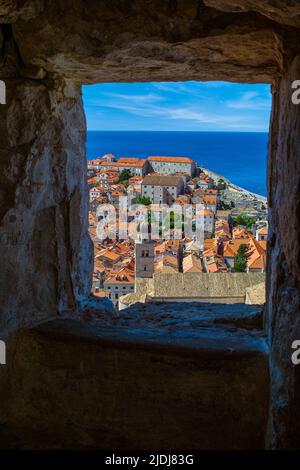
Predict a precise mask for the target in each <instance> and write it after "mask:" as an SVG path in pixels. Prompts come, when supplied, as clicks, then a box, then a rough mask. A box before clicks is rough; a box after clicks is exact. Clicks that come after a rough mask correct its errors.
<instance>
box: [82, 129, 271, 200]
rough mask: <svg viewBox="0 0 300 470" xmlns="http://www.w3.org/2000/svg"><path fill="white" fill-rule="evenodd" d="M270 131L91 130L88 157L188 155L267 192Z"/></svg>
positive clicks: (250, 187) (257, 190)
mask: <svg viewBox="0 0 300 470" xmlns="http://www.w3.org/2000/svg"><path fill="white" fill-rule="evenodd" d="M267 144H268V134H267V133H261V132H157V131H155V132H151V131H88V133H87V158H88V159H93V158H97V157H102V156H103V155H104V154H106V153H113V154H114V155H115V156H116V157H141V158H146V157H147V156H149V155H164V156H167V155H171V156H185V157H190V158H192V159H193V160H195V161H196V162H197V163H198V164H200V165H203V166H204V167H206V168H208V169H210V170H212V171H214V172H216V173H219V174H221V175H223V176H225V177H226V178H228V179H230V180H231V182H232V183H234V184H237V185H238V186H241V187H243V188H245V189H248V190H249V191H252V192H254V193H257V194H260V195H262V196H266V193H267V189H266V173H267V171H266V168H267Z"/></svg>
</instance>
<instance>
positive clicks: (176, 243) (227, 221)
mask: <svg viewBox="0 0 300 470" xmlns="http://www.w3.org/2000/svg"><path fill="white" fill-rule="evenodd" d="M155 158H157V159H158V161H159V165H164V164H166V165H168V164H169V160H168V159H171V161H170V164H171V165H177V164H178V169H180V164H181V163H182V164H183V165H186V164H189V160H190V159H186V158H178V157H151V161H152V162H153V160H154V161H155ZM186 160H188V162H186ZM145 162H146V160H143V159H135V158H121V159H119V160H118V161H116V159H115V157H114V156H113V155H111V154H108V155H106V156H105V157H103V158H101V159H96V160H93V161H89V165H88V171H89V176H88V184H89V190H90V217H89V225H90V235H91V237H92V239H93V241H94V249H95V253H94V260H95V262H94V278H93V292H94V294H95V295H98V296H107V297H109V298H110V299H111V300H112V301H113V302H114V303H115V304H117V303H118V300H119V298H120V297H121V296H122V295H125V294H128V293H130V292H133V291H134V285H135V259H134V257H135V245H134V241H133V240H132V239H130V238H127V239H125V240H122V241H118V240H111V239H109V238H107V239H105V240H104V241H101V242H100V241H99V239H97V234H96V225H97V223H98V220H97V216H96V210H97V207H98V206H99V204H103V203H110V204H113V205H114V206H115V207H116V208H118V200H119V196H127V197H128V198H129V199H130V200H131V201H132V202H138V201H139V198H140V196H142V195H143V194H145V192H144V191H143V181H144V182H145V180H146V181H147V182H149V173H147V179H146V178H145V175H146V173H145V165H146V163H145ZM124 168H125V169H129V170H130V173H131V175H132V176H131V177H129V178H128V181H127V182H126V184H123V183H122V182H120V181H119V175H120V172H121V171H122V170H124ZM134 168H135V169H136V171H132V169H134ZM159 168H161V167H159ZM162 168H163V169H164V168H165V167H164V166H162ZM176 168H177V167H176ZM140 169H141V170H142V172H141V174H139V170H140ZM172 169H174V167H172ZM158 174H159V176H160V177H159V178H157V176H156V178H155V179H153V181H155V182H156V183H157V182H158V184H161V185H162V191H161V193H160V194H162V195H163V194H164V191H165V188H164V175H166V181H168V186H166V187H167V191H168V192H169V195H170V194H171V195H172V194H173V200H172V202H173V203H175V204H180V205H186V204H191V205H192V206H195V204H202V205H203V209H202V214H203V218H204V229H205V239H204V246H200V245H199V242H197V241H195V240H193V239H191V238H188V237H185V236H184V235H183V236H182V238H181V239H175V240H172V239H171V240H170V239H167V240H164V239H163V240H159V241H157V242H155V261H154V271H165V272H174V271H175V272H176V271H177V272H178V271H179V272H183V273H190V272H206V273H220V272H230V271H232V270H233V265H234V259H235V257H236V255H237V252H238V249H239V247H240V246H241V245H242V244H244V245H247V246H248V251H247V271H249V272H251V271H258V272H264V270H265V264H266V237H267V227H266V226H264V227H262V228H260V229H259V230H257V232H256V237H255V236H254V235H253V234H252V233H250V232H249V231H247V230H245V228H242V227H234V228H233V225H232V220H231V215H230V211H224V210H220V209H219V202H220V191H219V190H218V189H217V187H216V185H215V183H214V181H213V180H212V179H211V178H210V177H209V176H208V175H207V174H205V173H204V172H198V173H197V171H195V170H193V174H188V173H187V172H182V173H180V172H179V171H178V173H172V175H175V174H176V175H177V176H178V175H179V176H180V177H182V179H183V183H184V184H183V187H184V190H183V191H182V193H181V194H177V193H176V191H175V190H174V192H173V193H172V187H171V186H170V184H172V181H173V180H172V179H170V172H168V171H166V173H155V172H153V171H151V172H150V175H158ZM151 181H152V180H151V178H150V182H151ZM153 187H154V188H155V186H154V185H153ZM146 194H149V193H146ZM152 194H154V192H153V193H152ZM153 197H154V196H153ZM159 197H160V195H159ZM162 198H163V196H162ZM152 202H155V201H152ZM159 202H160V201H159ZM162 202H164V201H162ZM155 207H156V208H157V210H159V207H160V206H159V204H156V205H155ZM144 210H146V207H144ZM116 213H117V222H118V210H117V211H116Z"/></svg>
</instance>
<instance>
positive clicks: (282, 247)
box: [267, 56, 300, 449]
mask: <svg viewBox="0 0 300 470" xmlns="http://www.w3.org/2000/svg"><path fill="white" fill-rule="evenodd" d="M299 77H300V57H299V56H298V57H296V58H295V60H294V61H293V62H292V64H291V65H290V67H289V69H288V70H287V71H286V73H285V76H284V78H283V80H282V82H281V83H280V86H279V88H278V89H277V90H274V103H273V112H272V127H271V133H272V139H271V143H270V155H269V169H268V171H269V207H270V215H269V218H270V234H269V236H270V238H269V249H268V250H269V252H268V255H269V263H268V276H267V279H268V284H267V304H268V330H269V339H270V347H271V357H270V371H271V376H272V427H271V430H270V433H271V445H272V446H273V447H275V448H298V449H299V446H300V444H299V442H300V441H299V436H300V403H299V397H300V375H299V374H300V369H299V367H300V366H294V365H293V364H292V361H291V355H292V352H293V349H292V342H293V341H294V340H296V339H300V238H299V233H300V210H299V208H300V202H299V198H300V137H299V136H300V113H299V105H295V104H293V103H292V99H291V96H292V92H293V91H294V90H292V88H291V85H292V82H293V80H298V79H299Z"/></svg>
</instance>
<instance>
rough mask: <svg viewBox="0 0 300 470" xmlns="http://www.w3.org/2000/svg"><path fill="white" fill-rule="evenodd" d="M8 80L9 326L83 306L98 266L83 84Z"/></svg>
mask: <svg viewBox="0 0 300 470" xmlns="http://www.w3.org/2000/svg"><path fill="white" fill-rule="evenodd" d="M7 85H8V86H7V105H2V106H1V107H0V117H1V120H0V134H1V144H0V168H1V170H0V179H1V184H0V188H1V189H0V220H1V226H0V236H1V244H0V250H1V270H0V284H1V286H3V287H4V286H5V288H1V289H0V304H1V316H0V324H1V329H2V331H3V329H4V330H5V329H9V328H15V327H17V326H20V325H22V324H26V323H27V322H28V321H29V322H30V323H32V322H33V321H34V319H35V320H36V319H40V318H42V317H47V316H49V315H56V314H57V313H58V312H59V311H61V310H64V309H71V308H72V309H74V308H75V309H76V305H77V304H78V302H79V301H80V299H81V297H83V296H85V295H87V294H88V293H89V291H90V279H91V270H92V257H91V255H92V252H91V245H90V243H91V242H90V240H89V238H88V235H87V211H88V198H87V190H86V160H85V148H84V143H85V118H84V115H83V112H82V105H81V96H80V90H79V89H77V88H76V87H73V86H72V84H68V83H66V82H58V83H53V84H52V85H48V86H46V85H45V84H44V83H41V82H36V81H30V80H28V81H25V80H22V81H21V80H14V81H9V82H8V83H7ZM16 312H18V314H17V315H16Z"/></svg>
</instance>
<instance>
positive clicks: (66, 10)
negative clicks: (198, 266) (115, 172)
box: [0, 0, 300, 448]
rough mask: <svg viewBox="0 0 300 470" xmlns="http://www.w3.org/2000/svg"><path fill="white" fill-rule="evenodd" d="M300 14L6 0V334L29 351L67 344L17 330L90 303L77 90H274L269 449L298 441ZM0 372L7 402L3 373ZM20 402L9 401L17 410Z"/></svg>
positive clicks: (2, 118)
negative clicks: (110, 86)
mask: <svg viewBox="0 0 300 470" xmlns="http://www.w3.org/2000/svg"><path fill="white" fill-rule="evenodd" d="M299 18H300V4H299V2H297V1H293V0H289V1H281V0H277V1H273V0H265V1H255V0H246V1H238V0H204V1H197V0H186V1H183V0H177V1H175V0H164V1H158V0H153V1H152V2H148V1H146V0H134V1H131V2H127V1H123V0H110V1H108V0H106V1H105V0H102V1H98V2H95V1H92V0H86V1H83V0H72V1H71V0H64V1H63V0H53V1H51V2H46V1H44V0H23V1H21V2H17V1H15V0H0V26H1V29H0V79H1V80H5V83H6V86H7V104H6V105H1V106H0V232H1V240H3V237H8V241H7V243H6V244H5V243H2V244H1V249H0V254H1V271H0V286H1V289H0V305H1V313H0V327H1V336H2V337H3V338H5V337H6V336H8V335H9V334H11V335H15V334H17V335H21V336H18V338H21V339H20V340H18V341H17V343H16V345H18V344H19V346H20V348H25V346H26V345H27V346H26V347H27V348H28V347H29V346H28V345H30V348H31V347H32V354H33V353H34V351H36V346H35V344H39V342H38V343H35V341H39V339H38V338H39V337H40V336H39V335H42V337H43V340H42V343H43V344H44V346H41V348H42V350H43V351H44V352H45V351H46V349H47V348H48V346H47V345H49V348H50V343H49V342H51V341H53V344H55V345H56V344H57V347H58V348H59V347H60V346H58V344H60V343H59V341H60V340H58V338H56V334H54V333H53V332H52V333H51V335H48V333H46V330H45V332H44V333H42V330H38V331H35V332H33V331H32V330H30V331H29V332H26V331H25V332H23V333H18V330H19V328H20V327H26V326H27V327H28V326H34V325H35V324H36V323H37V322H41V321H42V320H47V319H49V318H53V317H56V316H57V315H61V314H62V312H64V311H68V312H69V313H70V314H73V315H74V316H75V315H78V314H79V312H80V311H81V312H82V311H83V310H84V309H86V307H87V305H89V303H90V302H91V301H90V300H89V299H88V296H89V292H90V282H91V276H90V274H91V272H92V252H91V243H90V240H89V238H88V235H87V212H88V195H87V187H86V181H85V165H86V164H85V149H84V145H85V132H86V124H85V118H84V113H83V108H82V100H81V91H80V85H81V84H82V83H96V82H104V81H105V82H111V81H117V82H118V81H128V82H134V81H155V80H171V81H174V80H176V81H180V80H191V79H193V80H229V81H236V82H246V83H260V82H264V83H271V84H272V93H273V110H272V118H271V132H270V144H269V159H268V175H269V176H268V179H269V183H268V186H269V199H270V215H269V218H270V227H271V228H270V238H269V248H268V249H269V262H268V273H267V315H266V329H267V332H268V338H269V347H270V363H269V365H270V376H271V407H270V408H271V413H270V419H269V433H268V434H269V439H268V445H269V446H271V447H274V448H297V447H299V437H298V436H299V435H300V434H299V423H300V411H299V403H298V400H299V399H298V398H297V397H298V396H299V393H300V390H299V377H298V375H299V373H298V372H297V368H295V367H294V366H292V364H291V362H290V353H291V350H290V348H291V342H292V340H294V339H297V338H300V337H299V334H300V332H299V310H300V308H299V307H300V302H299V299H300V294H299V281H300V243H299V220H300V210H299V204H300V203H299V194H300V171H299V170H300V163H299V162H300V156H299V148H300V146H299V135H300V133H299V131H300V129H299V127H300V118H299V107H298V106H295V105H293V104H292V102H291V83H292V81H293V80H296V79H299V78H300V77H299V74H300V70H299V69H300V66H299V54H300V45H299V44H300V42H299V27H300V24H299V22H300V20H299ZM90 308H93V311H95V309H96V310H97V309H98V312H99V313H98V315H101V312H104V310H105V309H106V310H107V309H109V306H108V305H107V304H106V305H104V304H102V303H101V302H99V301H98V303H97V302H96V301H93V306H92V307H91V304H90ZM159 308H161V307H159ZM103 315H106V314H105V313H103ZM41 328H42V327H41ZM43 331H44V330H43ZM70 331H72V328H71V325H70ZM57 333H58V332H57ZM32 335H33V336H32ZM75 336H76V335H75ZM50 338H51V339H50ZM73 341H74V344H75V343H76V347H77V349H79V355H84V354H86V355H88V354H87V352H85V351H86V347H87V346H86V343H84V345H82V350H81V346H80V344H81V343H80V341H79V339H78V337H77V336H76V338H74V340H73ZM116 341H117V340H116ZM120 341H121V339H120ZM71 344H72V341H71ZM55 347H56V346H55ZM69 347H70V348H72V347H74V346H69ZM94 347H95V346H92V348H94ZM43 348H44V349H43ZM27 351H28V349H27ZM57 351H58V350H57ZM70 351H71V349H70ZM93 351H94V349H93ZM101 351H102V352H103V350H102V349H101ZM15 354H16V361H17V362H16V367H17V366H18V367H20V371H21V370H23V369H22V367H24V368H26V364H21V363H20V362H21V361H20V360H17V358H18V357H20V356H19V355H18V354H19V353H18V348H17V347H16V353H15ZM43 354H44V353H43ZM54 354H55V351H54ZM57 354H58V352H57ZM66 354H67V353H66ZM93 354H95V356H93V357H96V356H97V354H99V360H102V359H103V360H104V359H105V358H104V356H102V358H101V357H100V352H99V353H98V352H97V351H95V352H93ZM103 354H104V353H103ZM166 354H168V353H166ZM66 357H68V355H67V356H66ZM97 357H98V356H97ZM54 359H55V358H54ZM54 359H53V360H54ZM72 360H73V359H72ZM105 360H106V359H105ZM179 360H183V359H179ZM55 361H56V359H55V360H54V364H57V362H55ZM128 361H129V359H128ZM67 363H68V361H67ZM67 363H66V364H67ZM35 364H36V366H37V365H38V364H39V363H38V361H37V362H35ZM72 364H74V363H72ZM72 364H71V365H72ZM21 366H22V367H21ZM74 367H75V366H74ZM76 367H77V366H76ZM24 370H25V369H24ZM30 370H31V369H30ZM42 371H43V374H46V376H47V377H48V375H47V370H46V369H45V368H44V369H41V371H38V369H35V368H33V369H32V376H31V377H32V383H34V381H35V380H36V376H34V374H35V373H37V374H39V373H40V372H41V373H42ZM27 372H29V369H28V371H27ZM0 373H1V376H0V390H1V394H2V395H3V396H4V395H5V390H6V389H7V388H6V380H5V376H7V372H6V371H4V370H3V369H1V372H0ZM52 373H55V371H54V372H53V371H52ZM57 374H58V375H59V370H57ZM61 380H62V378H61V377H60V378H59V380H58V381H57V390H59V387H62V384H63V383H65V382H62V381H61ZM150 382H151V381H149V383H150ZM177 383H178V382H177ZM198 384H199V382H198ZM24 386H25V384H24ZM70 386H71V383H70ZM74 387H76V385H74ZM2 390H3V393H2ZM57 390H56V391H55V393H56V392H57ZM199 390H200V389H199ZM26 391H27V393H29V391H30V383H29V382H27V383H26ZM40 393H41V395H40V399H41V400H43V399H45V400H46V401H47V398H46V395H45V392H44V394H43V393H42V389H40ZM53 393H54V392H53ZM174 393H175V392H174ZM178 393H179V392H178ZM145 394H146V391H145ZM28 396H29V395H27V398H28ZM111 396H112V397H113V393H112V394H111ZM145 396H146V395H145ZM43 397H44V398H43ZM13 399H14V395H8V402H9V403H10V406H13V403H12V402H13ZM24 399H26V394H25V398H24ZM65 399H66V397H62V400H65ZM16 400H17V401H18V400H20V396H16ZM99 400H100V402H101V397H99ZM195 400H196V398H195ZM4 403H5V400H3V401H2V400H1V407H2V408H3V406H4V405H3V404H4ZM20 403H21V402H20V401H19V402H18V406H20ZM26 403H27V402H26ZM193 403H195V404H196V403H197V400H196V401H195V402H193ZM39 404H40V405H41V409H43V406H42V404H41V401H39ZM16 406H17V403H16ZM6 408H7V407H6ZM211 408H213V407H211ZM5 411H6V409H3V410H2V409H1V410H0V416H1V417H2V416H3V419H2V418H1V422H2V421H3V422H4V421H5V415H6V413H5ZM71 411H72V410H71ZM71 411H70V412H71ZM199 412H200V411H199ZM28 413H30V411H28ZM74 413H75V410H74ZM99 416H102V415H101V414H100V415H99ZM21 418H22V419H23V418H24V415H22V414H20V420H21ZM31 418H32V417H31ZM31 418H30V416H28V424H29V423H30V419H31ZM14 419H15V421H16V416H14ZM26 419H27V418H26ZM26 419H25V418H24V420H23V421H22V423H23V425H25V424H26ZM78 419H79V418H78ZM76 420H77V418H76V419H75V422H76ZM15 425H16V426H17V423H16V422H15ZM42 427H43V423H41V428H42ZM168 429H169V428H168ZM37 431H38V430H37ZM74 439H75V438H74ZM114 439H115V437H114ZM249 439H250V438H249ZM75 441H76V442H80V438H77V437H76V439H75ZM75 441H74V442H75ZM114 442H115V441H114ZM253 442H254V441H253ZM85 443H86V441H85ZM106 443H107V442H106ZM107 444H108V443H107ZM124 445H125V444H124ZM142 445H143V444H142V443H141V446H142ZM249 446H250V441H249Z"/></svg>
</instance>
